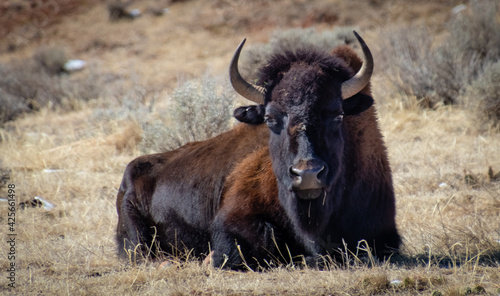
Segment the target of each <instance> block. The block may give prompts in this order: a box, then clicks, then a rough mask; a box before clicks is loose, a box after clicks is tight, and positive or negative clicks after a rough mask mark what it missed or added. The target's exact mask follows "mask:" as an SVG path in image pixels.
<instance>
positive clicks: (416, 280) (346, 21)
mask: <svg viewBox="0 0 500 296" xmlns="http://www.w3.org/2000/svg"><path fill="white" fill-rule="evenodd" d="M14 2H19V3H24V2H26V1H10V0H9V1H6V2H5V3H7V4H0V12H5V11H6V10H5V9H4V8H5V7H7V5H8V4H10V3H14ZM28 2H29V1H28ZM32 2H37V1H32ZM38 2H39V3H42V5H48V4H43V3H49V2H50V3H52V5H55V6H57V5H58V3H70V2H72V1H71V0H64V1H63V0H54V1H52V2H51V1H38ZM73 2H75V3H82V6H81V7H80V8H79V9H70V10H68V11H69V12H68V13H66V10H63V9H61V10H58V9H56V8H57V7H56V8H54V7H52V8H51V9H50V10H44V11H45V12H44V13H45V14H43V15H44V16H46V17H49V18H51V22H40V21H38V22H37V25H36V26H35V28H34V29H33V26H32V24H30V23H29V22H30V21H33V20H32V19H30V18H27V17H26V16H24V17H23V18H20V19H21V21H19V23H20V25H19V26H18V27H16V28H17V29H16V28H11V29H9V30H7V31H6V30H4V31H2V34H3V36H0V66H1V65H7V64H9V63H12V62H13V61H22V60H29V59H31V57H32V56H33V54H34V53H35V52H37V50H40V48H45V47H52V48H58V49H61V50H64V52H65V53H66V56H67V57H68V58H71V59H73V58H79V59H83V60H85V61H87V63H88V67H87V68H86V69H84V70H83V71H81V72H77V73H74V74H71V75H66V76H70V77H69V78H68V77H66V76H64V77H60V79H67V80H68V81H66V80H65V83H68V84H64V88H63V93H65V94H68V95H66V96H64V97H63V98H62V99H61V100H60V102H59V103H58V104H55V103H51V102H49V103H47V104H46V105H40V106H38V107H37V108H36V110H37V111H36V112H28V113H23V114H21V115H19V116H17V118H16V119H15V120H12V121H8V122H5V123H3V124H2V125H1V126H0V169H1V171H0V197H3V198H7V196H8V186H7V184H14V185H15V188H14V190H15V201H16V205H17V207H16V210H15V224H11V225H9V222H10V221H9V220H8V215H9V213H11V212H12V211H10V209H9V207H8V203H7V202H4V201H0V233H1V243H0V244H1V246H0V250H1V251H0V270H1V271H2V272H1V273H0V274H1V278H0V295H374V294H381V295H420V294H423V295H499V294H500V174H498V172H499V171H500V157H499V156H500V132H499V130H498V127H497V126H495V125H493V124H485V123H484V122H483V121H482V119H483V118H482V117H483V116H484V115H482V113H480V112H479V111H478V110H477V109H476V108H471V107H470V105H460V104H459V105H439V104H438V105H437V106H434V108H422V107H421V106H420V105H421V104H420V103H419V98H418V97H416V96H413V95H411V94H408V93H402V92H400V91H398V90H397V89H396V87H395V86H394V84H393V83H392V82H391V81H389V79H387V76H386V75H384V73H385V72H384V71H383V70H384V69H383V67H386V66H388V65H389V64H390V62H387V61H385V62H384V63H379V64H377V61H378V60H381V59H382V55H383V52H384V50H385V49H384V47H383V44H385V43H384V38H386V36H387V34H388V33H387V32H392V31H393V30H394V29H395V28H398V27H403V26H411V25H422V24H424V25H426V26H427V27H428V28H430V29H431V31H432V32H433V34H435V35H433V36H435V42H436V43H437V42H439V41H440V40H442V39H444V38H445V37H446V33H443V32H444V30H445V28H444V25H443V24H444V23H445V22H446V21H447V20H448V19H449V18H450V17H451V15H452V9H453V8H454V7H456V6H457V5H459V4H463V3H465V4H468V3H469V2H464V1H454V0H443V1H409V0H408V1H405V0H390V1H378V0H371V1H362V0H357V1H340V0H331V1H302V0H279V1H274V2H270V1H261V0H259V1H252V2H250V1H248V2H245V1H236V0H235V1H233V0H212V1H202V0H191V1H146V0H141V1H134V2H133V3H132V5H130V8H141V9H142V10H143V12H144V13H143V14H144V15H143V16H142V17H140V18H137V19H135V20H133V21H132V20H118V21H113V22H112V21H110V20H109V16H108V10H107V6H106V5H105V4H103V3H101V2H99V1H91V0H87V1H73ZM54 3H55V4H54ZM2 5H4V7H2ZM164 7H165V8H169V11H168V12H167V13H165V14H164V15H162V16H154V15H153V14H152V13H151V11H153V10H158V9H160V8H164ZM46 8H47V7H46ZM2 9H4V10H2ZM26 9H28V8H26ZM29 9H32V10H33V11H36V9H35V8H33V7H32V8H29ZM29 9H28V11H31V10H29ZM61 11H63V12H64V13H59V12H61ZM34 15H40V14H36V13H34ZM11 16H15V14H11ZM1 17H4V18H5V14H4V15H1V14H0V18H1ZM499 19H500V17H499V16H498V15H497V21H498V20H499ZM3 20H4V19H0V23H1V21H3ZM23 25H24V26H26V25H28V27H29V28H31V29H29V30H28V29H25V30H23V29H22V28H23V27H22V26H23ZM336 26H354V27H356V28H358V30H359V32H360V33H361V34H362V36H363V37H364V38H365V40H366V41H367V43H368V45H369V46H371V47H372V48H373V50H374V54H375V63H376V69H375V71H376V73H375V77H374V79H373V91H374V99H375V101H376V107H377V110H378V115H379V122H380V126H381V129H382V131H383V134H384V136H385V140H386V144H387V147H388V151H389V155H390V162H391V167H392V170H393V177H394V185H395V189H396V198H397V217H396V218H397V225H398V228H399V230H400V234H401V235H402V237H403V248H402V252H401V255H399V256H398V257H397V258H393V260H391V261H390V262H372V264H367V263H366V262H356V260H355V258H354V261H355V263H354V264H352V265H348V266H337V265H335V264H332V265H331V266H330V268H329V269H328V270H322V271H319V270H314V269H308V268H299V267H296V266H282V267H281V268H277V269H274V270H270V271H267V272H252V271H248V272H233V271H223V270H218V269H214V268H212V267H210V266H206V265H203V264H202V263H201V262H200V261H198V260H193V258H190V257H189V254H184V255H179V256H178V257H175V258H171V260H170V263H169V264H167V265H164V266H162V267H160V266H159V264H158V263H155V262H146V263H141V264H130V263H129V262H125V261H123V260H120V259H119V258H117V257H116V254H115V242H114V233H115V227H116V223H117V214H116V205H115V200H116V193H117V188H118V186H119V184H120V181H121V177H122V174H123V171H124V169H125V166H126V165H127V164H128V162H130V161H131V160H132V159H133V158H135V157H137V156H139V155H141V154H142V152H143V151H145V150H147V149H145V148H144V145H146V144H145V143H148V139H145V138H144V137H147V136H150V135H151V132H147V130H146V127H147V126H148V125H152V124H153V123H154V124H156V125H157V124H158V122H161V123H162V124H164V125H165V126H170V125H172V122H171V121H170V122H169V121H165V120H164V119H165V115H164V113H165V112H166V110H168V108H170V107H171V106H172V100H171V97H172V94H173V92H174V90H175V89H176V88H177V87H179V86H180V84H181V82H182V81H183V80H186V79H191V78H199V77H202V76H203V75H210V76H214V77H220V76H223V75H226V69H227V67H228V65H229V60H230V57H231V56H232V53H233V50H234V49H235V47H236V46H237V44H238V43H239V41H241V39H242V38H243V37H247V38H248V41H247V43H248V44H257V43H265V42H267V41H268V40H269V38H270V36H271V35H272V33H273V32H275V31H276V30H277V29H285V28H291V27H314V28H315V29H316V30H317V31H318V32H321V31H323V30H328V29H332V28H333V27H336ZM32 32H35V33H33V34H32ZM28 33H29V34H28ZM23 34H25V35H23ZM408 38H410V37H408ZM497 68H498V67H497ZM0 70H1V67H0ZM2 73H3V72H2ZM6 77H7V78H8V77H9V75H7V76H6ZM0 79H4V80H5V79H6V78H5V77H1V78H0ZM51 79H59V78H51ZM218 79H219V78H218ZM58 81H59V80H49V83H58ZM74 81H76V82H82V81H84V82H85V83H86V84H85V85H86V87H87V88H88V89H89V90H92V91H95V90H96V89H97V90H101V91H102V92H100V93H99V94H98V95H95V97H92V98H89V99H86V100H78V99H76V98H75V97H72V94H74V92H72V88H70V87H69V88H68V86H67V85H70V86H71V82H74ZM221 81H222V80H221ZM224 83H225V82H221V85H225V84H224ZM0 90H1V88H0ZM1 95H2V93H1V92H0V96H1ZM497 100H500V99H499V98H497ZM237 102H238V101H237ZM237 102H236V103H235V104H237ZM467 106H469V107H467ZM162 120H163V121H162ZM146 148H148V147H146ZM149 148H151V147H149ZM153 148H155V147H153ZM2 177H5V178H4V179H2ZM7 177H8V178H9V179H8V180H7V179H6V178H7ZM34 197H41V198H43V199H44V200H47V201H49V202H50V203H52V204H53V205H55V207H54V208H52V209H44V208H43V207H27V208H21V206H20V204H21V202H25V201H30V200H33V198H34ZM10 227H13V229H12V231H11V229H10ZM11 234H15V245H13V246H14V249H12V248H11V245H10V244H8V240H9V239H11V238H12V237H13V236H12V235H11ZM9 249H10V250H11V251H10V252H12V251H13V252H14V253H15V254H14V255H15V259H14V258H11V257H10V256H9ZM12 263H15V268H14V269H15V288H9V286H8V285H9V284H10V283H11V279H10V278H9V274H10V272H9V271H8V270H11V269H12V267H11V264H12Z"/></svg>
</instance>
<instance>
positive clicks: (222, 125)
mask: <svg viewBox="0 0 500 296" xmlns="http://www.w3.org/2000/svg"><path fill="white" fill-rule="evenodd" d="M219 80H220V79H215V78H212V77H208V76H205V77H203V78H202V79H201V80H199V81H197V80H188V81H186V82H184V83H183V84H181V86H179V87H178V88H177V89H176V90H175V91H174V93H173V94H172V96H171V99H172V103H171V105H170V106H169V107H168V109H167V110H164V111H159V112H158V115H159V117H158V118H157V119H156V120H154V121H153V122H145V121H144V119H142V120H141V122H142V127H143V130H144V137H143V142H142V143H141V152H143V153H152V152H160V151H165V150H172V149H175V148H178V147H180V146H182V145H184V144H186V143H188V142H193V141H201V140H205V139H208V138H212V137H214V136H216V135H218V134H220V133H221V132H224V131H226V130H228V129H229V128H230V126H231V115H232V107H233V103H234V100H235V99H236V97H235V95H234V92H232V91H228V90H229V89H230V88H229V86H228V85H227V83H226V84H225V86H223V87H219V86H218V85H220V83H219V82H220V81H219Z"/></svg>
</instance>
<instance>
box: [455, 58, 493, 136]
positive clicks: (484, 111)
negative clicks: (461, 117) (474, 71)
mask: <svg viewBox="0 0 500 296" xmlns="http://www.w3.org/2000/svg"><path fill="white" fill-rule="evenodd" d="M463 100H464V104H465V106H467V107H470V108H472V109H473V110H478V112H479V114H478V115H477V117H478V118H479V119H480V124H487V125H490V124H492V125H494V126H496V127H498V125H499V123H500V60H499V61H497V62H495V63H493V64H488V65H485V67H484V69H483V71H482V73H481V74H480V75H479V77H478V78H477V79H476V80H475V81H474V82H472V84H471V85H470V86H469V88H468V89H467V92H466V93H465V95H464V96H463Z"/></svg>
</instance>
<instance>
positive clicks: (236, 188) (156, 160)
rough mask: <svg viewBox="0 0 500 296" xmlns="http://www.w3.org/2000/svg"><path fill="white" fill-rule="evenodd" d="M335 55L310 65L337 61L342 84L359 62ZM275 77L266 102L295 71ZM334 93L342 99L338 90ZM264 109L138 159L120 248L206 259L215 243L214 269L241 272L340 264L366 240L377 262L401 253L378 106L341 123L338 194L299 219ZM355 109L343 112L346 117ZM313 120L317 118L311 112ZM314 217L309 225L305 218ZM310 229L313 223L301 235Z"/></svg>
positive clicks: (125, 197) (123, 202)
mask: <svg viewBox="0 0 500 296" xmlns="http://www.w3.org/2000/svg"><path fill="white" fill-rule="evenodd" d="M332 55H333V56H334V57H335V58H334V60H331V58H329V57H328V56H327V55H324V54H319V53H318V54H317V53H314V52H313V54H312V55H310V56H307V54H306V58H309V60H310V62H311V63H315V58H316V57H318V58H320V59H323V60H325V61H326V62H327V63H326V64H328V63H333V65H334V66H335V67H337V68H338V69H337V68H335V70H332V69H326V70H327V71H330V70H331V73H332V74H331V75H333V76H332V77H333V79H334V83H333V84H332V85H337V86H340V83H341V82H342V81H343V80H346V79H348V78H349V77H351V76H352V75H354V73H355V72H356V71H357V70H358V69H359V68H360V66H361V63H362V62H361V60H360V59H359V58H358V57H357V55H356V54H355V53H354V52H353V51H352V50H351V49H350V48H349V47H346V46H345V47H339V48H336V49H335V50H334V51H333V52H332ZM323 60H322V61H323ZM286 62H287V61H284V63H286ZM298 63H304V62H300V61H299V62H298ZM284 65H285V64H284ZM301 65H302V64H301ZM275 66H276V69H278V70H279V69H280V67H281V65H275ZM299 66H300V65H299ZM318 67H320V66H318ZM278 70H276V73H271V74H269V73H268V79H272V80H269V81H268V82H269V83H268V84H266V86H267V87H268V97H267V98H266V104H267V103H268V102H269V101H270V100H273V95H277V94H278V93H279V91H280V90H279V89H276V88H275V86H276V85H277V84H278V83H280V79H281V78H283V75H286V72H287V71H288V70H287V69H286V65H285V68H284V70H283V69H282V70H279V71H278ZM280 71H281V72H280ZM337 72H338V73H340V74H337ZM298 73H299V74H300V72H298ZM335 75H337V76H335ZM264 76H265V75H264ZM264 76H263V77H264ZM303 79H307V77H305V78H303ZM322 79H323V78H322ZM324 79H326V80H328V79H330V78H324ZM263 80H265V79H263ZM261 82H263V81H261ZM264 82H266V81H264ZM327 82H328V81H326V82H325V83H327ZM315 83H322V82H318V81H315V80H311V83H310V84H312V85H314V84H315ZM298 91H300V89H298ZM329 91H331V92H332V96H334V97H335V96H338V89H337V88H334V89H332V90H329ZM361 93H362V94H361V95H356V96H359V98H357V99H355V100H350V101H347V100H346V101H343V102H341V103H340V104H351V102H354V103H353V104H356V102H363V101H364V102H371V101H367V97H369V99H370V100H371V93H370V86H369V85H368V86H367V87H365V89H364V90H363V91H362V92H361ZM326 97H328V96H326ZM327 100H328V99H327ZM306 103H307V102H306ZM370 104H371V103H370ZM365 106H369V105H366V104H365ZM265 107H266V106H265V105H263V106H249V107H243V108H239V109H237V110H236V111H235V116H236V117H237V118H238V119H239V120H241V121H244V122H247V123H250V124H251V125H246V124H240V125H239V126H237V127H236V128H234V129H233V130H231V131H229V132H226V133H224V134H221V135H219V136H217V137H215V138H213V139H210V140H207V141H203V142H195V143H191V144H187V145H185V146H183V147H181V148H179V149H177V150H174V151H170V152H166V153H161V154H154V155H146V156H141V157H138V158H137V159H135V160H134V161H132V162H131V163H130V164H129V165H128V166H127V169H126V171H125V174H124V177H123V181H122V184H121V186H120V190H119V193H118V198H117V210H118V216H119V221H118V227H117V236H116V238H117V242H118V246H119V250H120V251H121V252H122V251H123V250H133V249H134V248H135V246H136V245H138V244H140V246H141V247H140V248H139V250H140V251H142V252H143V254H145V255H147V254H148V251H153V253H152V255H153V256H156V255H157V254H158V253H159V252H161V251H164V252H168V253H173V252H175V249H183V248H186V249H194V251H195V254H202V253H205V254H206V253H208V250H209V243H211V248H212V250H214V261H213V262H214V265H215V266H225V267H229V268H236V269H237V268H241V267H242V263H243V262H246V263H247V264H248V265H249V266H258V265H265V264H269V265H270V266H272V265H273V264H274V263H273V262H277V261H282V262H289V261H294V260H296V258H297V257H296V256H299V257H300V256H303V257H305V258H306V261H307V262H308V263H311V264H315V262H316V260H315V259H316V256H317V255H325V254H331V255H333V256H335V255H336V254H337V253H338V252H339V250H343V251H345V246H347V247H348V248H349V249H350V250H351V251H356V247H357V245H358V242H359V241H360V240H366V241H367V242H368V244H369V247H370V248H372V249H373V251H374V252H375V254H376V255H378V256H379V257H383V256H385V255H388V254H389V253H390V252H391V251H394V250H397V248H398V247H399V243H400V239H399V235H398V233H397V230H396V225H395V201H394V192H393V187H392V177H391V171H390V167H389V163H388V159H387V153H386V149H385V146H384V143H383V140H382V135H381V133H380V131H379V128H378V125H377V119H376V112H375V108H374V107H371V108H369V109H368V110H366V111H364V112H362V110H365V109H366V108H368V107H366V108H365V107H360V108H361V109H360V110H361V111H359V112H361V113H359V112H358V113H353V114H352V115H349V116H346V117H345V118H344V121H343V123H342V127H341V129H342V133H343V144H342V147H341V148H342V149H340V148H338V147H337V148H338V149H339V151H343V152H341V153H342V155H341V158H340V159H341V162H342V163H341V164H340V165H339V168H340V169H339V172H341V180H342V182H341V183H339V184H340V185H336V186H337V187H335V190H337V191H338V192H341V193H339V194H337V195H336V196H335V195H334V196H333V197H332V198H334V200H330V199H328V200H325V201H323V205H321V200H320V201H319V202H316V204H315V205H314V207H313V208H312V209H311V204H312V202H310V203H309V212H307V203H306V202H304V203H302V204H300V205H299V206H297V211H298V212H296V213H295V214H296V215H297V217H295V216H294V214H290V213H293V211H294V210H291V209H290V204H286V200H285V199H284V198H285V197H286V193H284V191H285V190H283V185H280V183H279V182H278V181H279V180H282V179H283V177H284V176H283V174H280V173H276V172H277V170H278V167H279V163H278V162H275V158H276V156H273V155H276V154H277V153H278V154H279V153H280V148H279V147H277V146H276V144H272V143H269V144H268V141H269V139H270V132H269V128H268V127H267V126H266V125H264V124H262V123H263V120H264V118H265V112H266V109H265ZM309 107H310V106H309ZM351 107H352V106H349V105H345V108H344V109H349V108H351ZM355 107H356V106H354V108H355ZM310 109H311V108H310ZM311 110H313V111H314V108H312V109H311ZM307 115H308V116H313V117H314V113H312V114H309V113H308V114H307ZM290 133H291V134H292V135H291V137H292V136H294V135H293V134H300V128H299V127H298V126H291V127H290ZM339 145H340V144H339ZM292 148H293V147H292ZM337 148H335V149H337ZM270 149H274V150H270ZM324 149H325V150H328V149H330V147H324ZM280 186H281V187H280ZM280 188H281V189H280ZM337 191H335V192H337ZM283 196H285V197H283ZM325 197H326V195H325ZM284 201H285V202H284ZM325 204H326V206H325ZM308 214H310V215H311V217H304V215H308ZM323 217H325V218H324V219H323ZM304 221H306V222H307V221H311V223H312V224H311V223H310V224H311V225H305V226H304V227H303V228H301V227H300V225H303V223H304ZM301 223H302V224H301ZM298 225H299V226H298ZM316 225H318V226H316ZM154 235H156V237H154ZM150 247H153V248H152V249H150ZM242 257H243V258H242Z"/></svg>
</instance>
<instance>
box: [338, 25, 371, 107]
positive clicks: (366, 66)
mask: <svg viewBox="0 0 500 296" xmlns="http://www.w3.org/2000/svg"><path fill="white" fill-rule="evenodd" d="M353 33H354V35H355V36H356V38H357V39H358V41H359V44H360V45H361V49H362V50H363V65H362V66H361V69H359V71H358V73H356V75H354V76H353V77H352V78H351V79H349V80H347V81H344V82H343V83H342V88H341V92H342V98H343V99H347V98H350V97H352V96H354V95H355V94H357V93H358V92H360V91H361V90H362V89H363V88H365V86H366V85H367V84H368V82H370V78H371V76H372V73H373V56H372V53H371V52H370V49H369V48H368V46H367V45H366V43H365V41H364V40H363V38H361V37H360V36H359V35H358V33H356V31H353Z"/></svg>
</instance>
